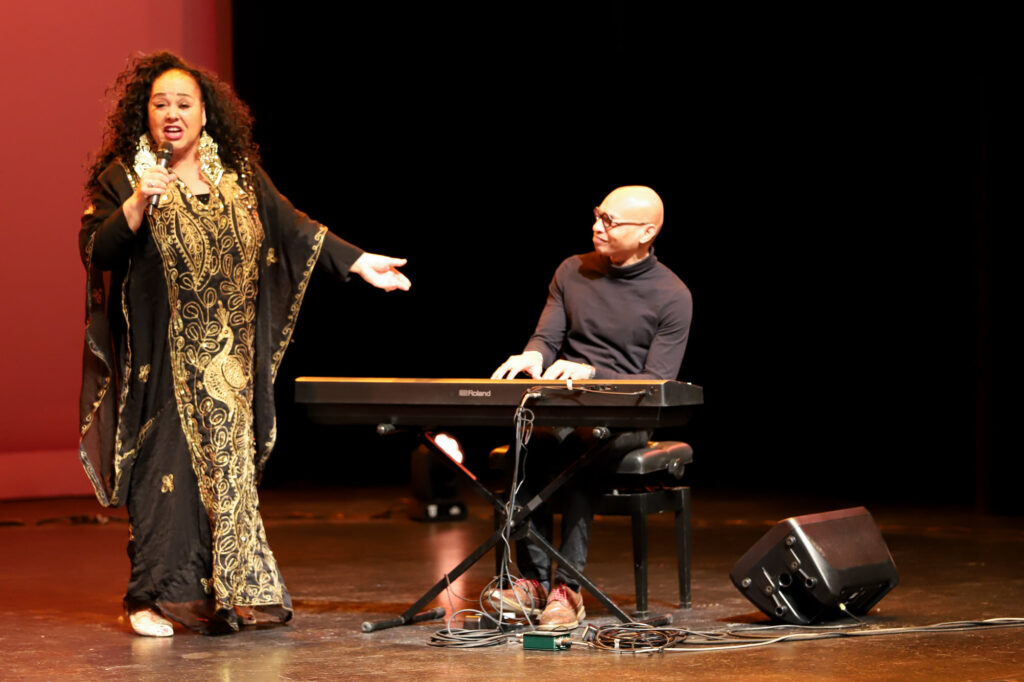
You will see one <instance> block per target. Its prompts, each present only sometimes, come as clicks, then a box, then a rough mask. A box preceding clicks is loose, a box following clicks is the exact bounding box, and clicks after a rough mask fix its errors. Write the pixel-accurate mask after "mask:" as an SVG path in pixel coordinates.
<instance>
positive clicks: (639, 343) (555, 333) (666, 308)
mask: <svg viewBox="0 0 1024 682" xmlns="http://www.w3.org/2000/svg"><path fill="white" fill-rule="evenodd" d="M663 220H664V207H663V205H662V202H661V198H660V197H659V196H658V195H657V193H656V192H655V191H654V190H652V189H650V188H649V187H641V186H628V187H619V188H618V189H615V190H613V191H612V192H611V193H610V194H609V195H608V196H607V197H605V199H604V201H602V202H601V205H600V206H598V207H597V208H595V209H594V224H593V227H592V231H593V235H592V241H593V244H594V251H592V252H590V253H586V254H582V255H577V256H572V257H570V258H568V259H566V260H565V261H563V262H562V264H561V265H560V266H559V267H558V269H557V270H556V271H555V276H554V278H553V279H552V280H551V285H550V288H549V290H548V299H547V304H546V305H545V306H544V310H543V312H542V313H541V316H540V320H539V321H538V323H537V328H536V330H535V331H534V333H533V336H531V337H530V340H529V342H528V343H527V344H526V348H525V350H524V351H523V352H522V353H521V354H519V355H513V356H511V357H509V358H508V359H507V360H506V361H505V362H504V363H502V365H501V366H500V367H498V369H496V370H495V371H494V374H492V375H491V378H492V379H512V378H515V377H516V376H517V375H519V374H520V373H523V374H527V375H529V376H530V377H532V378H535V379H557V380H565V379H574V380H577V379H610V380H613V379H675V378H676V376H677V374H678V373H679V366H680V364H681V363H682V361H683V353H684V351H685V350H686V341H687V337H688V335H689V330H690V318H691V315H692V311H693V302H692V299H691V297H690V291H689V289H687V288H686V285H685V284H683V282H682V280H680V279H679V278H678V277H677V276H676V275H675V274H673V273H672V271H671V270H669V269H668V268H667V267H665V266H664V265H663V264H661V263H660V262H659V261H658V259H657V258H656V257H655V255H654V251H653V248H652V243H653V241H654V238H655V237H656V236H657V235H658V232H659V231H660V230H661V226H662V222H663ZM590 437H591V436H590V433H589V430H584V429H576V430H574V429H571V428H551V429H543V430H542V429H537V430H535V432H534V436H533V439H532V440H531V443H530V448H529V450H530V451H531V452H530V456H528V457H527V460H528V461H527V463H526V466H525V471H524V473H523V485H522V487H521V488H520V489H519V492H518V494H517V498H516V499H517V502H520V503H522V502H525V501H526V500H528V499H529V498H530V497H532V495H533V493H535V492H537V491H539V490H540V488H542V487H543V486H544V485H546V484H547V482H548V481H549V480H550V478H551V477H552V476H553V475H555V474H557V473H558V472H559V471H561V470H562V469H564V468H565V466H566V464H567V463H568V462H569V461H571V459H572V458H574V457H576V456H577V455H579V454H580V453H581V452H582V451H583V450H584V449H585V447H586V441H587V439H588V438H590ZM649 438H650V432H649V431H636V432H630V433H628V434H619V435H618V436H617V441H618V446H619V447H620V448H621V453H620V454H625V452H627V451H629V450H631V449H633V448H635V447H640V446H642V445H644V444H645V443H646V442H647V440H648V439H649ZM588 473H589V474H590V476H589V477H588V476H587V475H586V474H588ZM595 482H596V481H595V478H594V473H593V472H584V475H581V476H577V477H576V478H575V479H574V480H572V481H570V482H569V483H567V484H566V485H565V486H564V487H563V488H562V490H561V491H560V495H561V498H562V501H563V505H564V506H563V508H562V535H561V537H562V545H561V547H560V551H561V553H562V554H563V556H565V558H566V559H567V560H568V561H569V562H571V563H572V564H573V566H574V567H575V568H576V569H577V570H579V571H583V568H584V565H585V564H586V559H587V548H588V545H589V539H590V527H591V522H592V520H593V515H594V513H593V502H594V500H593V498H592V495H593V492H594V489H595ZM530 523H531V524H532V525H533V526H534V528H535V529H536V531H537V532H538V533H540V534H541V535H542V536H543V537H545V538H547V539H548V540H550V539H551V536H552V522H551V514H550V511H548V510H539V511H538V513H535V514H534V515H532V516H531V520H530ZM516 563H517V565H518V568H519V571H520V575H521V576H522V577H521V578H520V579H519V580H517V581H516V582H515V583H514V584H513V585H512V587H510V588H509V589H503V590H495V591H494V593H493V595H492V597H493V598H494V599H497V600H500V601H501V602H502V603H503V604H504V605H505V606H506V607H508V608H511V609H513V610H516V611H521V610H529V611H531V612H532V613H531V616H538V615H539V617H540V626H539V627H540V628H541V629H547V630H553V629H571V628H575V627H576V626H578V625H579V623H580V621H581V620H582V619H583V618H584V617H585V616H586V613H585V611H584V608H583V598H582V596H581V595H580V585H579V583H578V582H577V581H576V580H574V579H573V578H572V577H571V576H570V575H569V574H568V573H567V572H565V571H564V570H563V569H562V567H558V569H557V570H556V571H555V575H554V583H553V587H552V582H551V560H550V558H549V557H548V556H547V554H545V553H544V551H543V550H542V549H541V548H540V547H538V546H536V545H535V544H534V543H531V542H530V541H529V540H521V541H519V542H518V543H517V545H516Z"/></svg>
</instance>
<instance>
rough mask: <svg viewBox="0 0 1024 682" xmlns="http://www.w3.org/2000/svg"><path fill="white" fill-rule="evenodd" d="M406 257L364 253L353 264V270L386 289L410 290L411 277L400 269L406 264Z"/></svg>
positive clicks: (369, 282)
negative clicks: (399, 269)
mask: <svg viewBox="0 0 1024 682" xmlns="http://www.w3.org/2000/svg"><path fill="white" fill-rule="evenodd" d="M405 263H406V260H405V259H404V258H391V257H390V256H382V255H380V254H377V253H364V254H363V255H361V256H359V258H357V259H356V262H355V263H353V264H352V268H351V271H352V272H354V273H356V274H357V275H359V276H360V277H362V278H363V279H365V280H366V281H367V283H368V284H372V285H373V286H375V287H377V288H378V289H383V290H384V291H394V290H395V289H401V290H402V291H408V290H409V287H411V286H412V283H411V282H410V281H409V278H408V277H406V276H405V275H403V274H402V273H400V272H399V271H398V268H400V267H402V266H403V265H405Z"/></svg>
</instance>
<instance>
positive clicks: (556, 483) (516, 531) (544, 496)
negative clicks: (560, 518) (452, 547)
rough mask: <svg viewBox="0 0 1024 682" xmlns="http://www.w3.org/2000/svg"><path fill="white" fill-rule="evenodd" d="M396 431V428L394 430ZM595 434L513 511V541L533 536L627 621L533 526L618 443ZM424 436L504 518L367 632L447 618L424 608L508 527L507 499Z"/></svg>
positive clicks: (384, 430)
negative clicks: (563, 490)
mask: <svg viewBox="0 0 1024 682" xmlns="http://www.w3.org/2000/svg"><path fill="white" fill-rule="evenodd" d="M377 430H378V432H379V433H387V432H389V429H387V428H384V427H383V426H382V427H378V429H377ZM390 430H393V429H390ZM594 431H595V434H603V435H605V439H604V440H597V441H596V442H595V443H594V444H593V445H592V446H591V447H590V448H589V449H588V450H586V451H585V452H584V453H583V454H582V455H581V456H580V457H577V458H576V459H575V460H574V461H573V462H572V464H570V465H569V466H568V467H566V468H565V470H564V471H562V473H560V474H559V475H558V476H556V477H555V478H554V479H553V480H552V481H551V482H550V483H548V485H546V486H545V487H544V489H543V490H541V491H540V492H539V493H537V494H536V495H534V496H533V497H532V498H530V499H529V500H528V501H527V502H526V504H524V505H523V506H522V507H517V508H516V509H515V511H514V513H513V516H512V520H511V531H510V537H509V540H510V541H511V540H514V539H520V538H523V537H526V538H529V539H530V540H532V541H533V542H535V543H537V545H538V546H539V547H541V548H542V549H543V550H544V552H545V553H547V555H548V556H550V557H551V558H552V560H554V561H555V562H557V563H558V565H559V566H560V567H562V568H563V569H564V570H565V571H567V572H568V573H569V574H570V575H571V576H572V577H574V578H575V579H576V580H578V581H579V583H580V585H581V586H582V587H584V588H586V589H587V591H588V592H590V593H591V594H592V595H594V597H595V598H596V599H597V600H598V601H599V602H601V604H602V605H603V606H604V607H605V608H606V609H608V611H609V612H611V613H612V614H613V615H614V616H615V617H616V618H618V619H619V620H620V621H622V622H623V623H628V622H631V621H632V620H633V619H632V618H630V617H629V615H627V614H626V612H625V611H623V610H622V609H621V608H619V607H618V606H617V605H616V604H615V602H613V601H612V600H611V599H609V598H608V595H606V594H605V593H604V592H602V591H601V590H600V589H598V587H597V586H596V585H594V583H593V582H591V581H590V580H589V579H588V578H587V576H585V575H584V574H583V573H582V572H581V571H578V570H576V569H575V568H574V567H573V566H572V565H571V564H570V563H569V562H568V561H566V559H565V557H563V556H562V555H561V553H560V552H558V550H556V549H555V548H554V547H552V546H551V543H550V542H548V541H547V540H545V539H544V538H543V537H541V536H540V535H538V534H537V532H536V531H535V530H534V529H533V528H532V527H531V526H530V525H529V523H528V520H529V517H530V515H531V514H533V513H534V512H535V511H536V510H537V509H538V508H540V507H541V506H542V505H543V504H544V503H546V502H547V501H548V500H549V499H551V496H552V495H554V494H555V492H556V491H558V489H559V488H561V487H562V486H563V485H565V484H566V483H567V482H568V481H569V480H571V479H572V478H573V477H575V476H576V475H577V474H578V473H579V472H580V471H582V470H583V469H585V468H586V467H588V466H590V465H591V464H593V463H594V462H596V461H599V460H600V459H601V458H602V457H603V456H604V455H605V453H606V452H608V450H609V449H610V448H612V447H613V446H614V444H615V438H614V437H611V438H609V437H608V436H609V435H610V432H609V431H608V429H606V428H604V427H597V428H595V429H594ZM420 437H421V438H422V440H423V443H424V444H425V445H426V446H427V447H429V448H430V449H431V450H433V451H434V452H436V453H437V455H438V457H440V458H441V461H442V462H444V463H445V465H446V466H448V467H450V468H453V469H454V470H455V471H456V472H458V474H459V475H460V476H461V477H463V478H464V479H465V480H466V482H467V483H468V484H469V485H470V487H472V488H473V489H474V490H475V491H476V493H477V494H478V495H480V496H481V497H482V498H483V499H485V500H487V502H489V503H490V504H491V505H492V506H493V507H494V509H495V510H496V511H497V512H498V516H499V518H500V519H501V521H502V522H501V523H499V524H497V525H498V526H499V527H498V528H497V529H496V530H495V531H494V532H493V533H492V534H491V535H490V537H488V538H487V539H486V540H484V541H483V542H482V543H481V544H480V545H479V546H478V547H477V548H476V549H475V550H473V551H472V552H471V553H470V554H469V555H468V556H466V558H465V559H463V560H462V561H461V562H459V564H458V565H457V566H456V567H455V568H453V569H452V570H451V571H449V572H448V573H446V574H445V575H444V577H442V578H441V579H440V580H439V581H437V583H435V584H434V586H433V587H431V588H430V589H429V590H427V591H426V592H424V593H423V596H422V597H420V598H419V599H418V600H417V601H416V603H414V604H413V605H412V606H410V607H409V608H407V609H406V610H405V611H404V612H403V613H402V614H401V615H400V616H398V617H396V618H388V619H384V620H378V621H367V622H364V623H363V624H362V631H363V632H376V631H377V630H384V629H386V628H391V627H395V626H398V625H410V624H412V623H419V622H423V621H427V620H435V619H438V618H443V617H444V609H443V608H441V607H438V608H434V609H429V610H426V611H424V610H423V609H424V608H425V607H426V606H427V605H428V604H429V603H430V602H432V601H433V600H434V599H435V598H436V597H437V596H438V595H439V594H441V593H442V592H443V591H444V590H445V589H446V588H447V587H449V586H450V585H451V584H452V583H453V582H455V581H456V580H458V579H459V577H461V576H462V574H463V573H465V572H466V571H467V570H469V568H470V567H471V566H473V564H475V563H476V562H477V561H479V560H480V559H481V558H483V556H484V555H486V554H487V552H489V551H490V550H491V549H492V548H494V547H495V546H496V545H497V544H498V543H499V542H501V541H502V540H501V538H502V533H503V532H504V530H505V529H504V526H505V523H504V521H505V502H504V501H503V500H501V499H500V498H498V497H497V496H496V495H494V493H492V492H491V491H490V490H488V489H487V488H486V487H485V486H484V485H483V484H482V483H480V481H479V480H478V479H477V477H476V476H475V475H474V474H473V473H472V472H471V471H470V470H469V469H467V468H466V467H465V466H463V465H462V464H460V463H458V462H456V461H454V460H453V459H452V458H451V457H449V456H448V455H447V454H445V453H444V452H443V451H442V450H441V449H440V448H439V447H438V446H437V444H436V443H435V442H434V435H433V433H431V432H430V431H428V430H426V429H424V430H422V431H421V432H420Z"/></svg>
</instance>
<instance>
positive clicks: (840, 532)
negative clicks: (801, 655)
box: [729, 507, 899, 625]
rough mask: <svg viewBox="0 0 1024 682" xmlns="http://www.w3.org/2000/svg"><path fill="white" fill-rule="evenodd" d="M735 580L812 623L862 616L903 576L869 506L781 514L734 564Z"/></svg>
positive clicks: (759, 602)
mask: <svg viewBox="0 0 1024 682" xmlns="http://www.w3.org/2000/svg"><path fill="white" fill-rule="evenodd" d="M729 577H730V578H731V579H732V582H733V584H734V585H735V586H736V588H737V589H738V590H739V591H740V592H742V593H743V594H744V595H745V596H746V597H747V599H749V600H750V601H751V602H753V603H754V605H755V606H757V608H759V609H761V610H762V611H764V612H765V613H766V614H768V615H769V616H771V617H772V618H775V619H777V620H781V621H784V622H786V623H793V624H796V625H807V624H810V623H815V622H818V621H822V620H832V619H834V618H839V617H843V609H844V608H845V610H846V611H848V612H850V613H852V614H854V615H856V616H861V615H864V614H866V613H867V612H868V611H870V610H871V607H872V606H874V605H875V604H877V603H878V601H879V600H880V599H881V598H882V597H884V596H885V595H886V593H888V592H889V590H891V589H892V588H894V587H896V584H897V583H898V582H899V576H898V575H897V573H896V564H895V563H894V562H893V560H892V555H891V554H889V548H888V547H887V546H886V544H885V540H883V539H882V534H881V532H879V530H878V526H876V525H875V522H874V519H872V518H871V514H870V513H869V512H868V510H867V509H865V508H864V507H853V508H851V509H839V510H837V511H831V512H824V513H821V514H807V515H806V516H794V517H792V518H789V519H784V520H782V521H779V523H777V524H776V525H775V527H773V528H772V529H771V530H769V531H768V532H767V533H765V535H764V537H762V538H761V539H760V540H758V541H757V542H756V543H754V546H753V547H751V548H750V549H749V550H748V551H747V553H746V554H744V555H743V557H742V558H741V559H740V560H739V561H737V562H736V565H735V566H733V569H732V572H731V573H730V574H729Z"/></svg>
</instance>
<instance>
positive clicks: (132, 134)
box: [85, 52, 259, 195]
mask: <svg viewBox="0 0 1024 682" xmlns="http://www.w3.org/2000/svg"><path fill="white" fill-rule="evenodd" d="M172 69H178V70H181V71H184V72H185V73H188V74H189V75H191V76H192V77H193V78H194V79H195V80H196V82H197V83H198V84H199V90H200V92H201V93H202V97H203V104H204V105H205V107H206V131H207V132H208V133H209V134H210V136H211V137H213V139H214V140H215V141H216V142H217V146H218V152H219V154H220V159H221V162H222V163H223V164H224V166H225V167H226V168H228V169H230V170H233V171H236V172H238V173H246V174H248V173H249V172H251V170H250V169H251V167H252V166H253V165H254V164H257V163H259V150H258V148H257V146H256V143H255V142H253V139H252V126H253V119H252V114H251V113H250V112H249V107H248V106H247V105H246V104H245V102H243V101H242V100H240V99H238V95H236V94H235V91H234V90H233V89H232V88H231V86H230V85H228V84H227V83H225V82H223V81H221V80H220V79H218V78H217V77H216V76H214V75H213V74H211V73H209V72H208V71H205V70H203V69H201V68H199V67H196V66H192V65H191V64H189V63H188V62H186V61H185V60H184V59H182V58H181V57H179V56H178V55H176V54H173V53H171V52H154V53H153V54H147V55H141V56H138V57H135V58H134V59H132V60H131V61H129V63H128V66H127V68H125V70H124V71H122V72H121V73H120V74H119V75H118V76H117V80H115V81H114V84H113V85H112V86H110V88H109V90H108V93H114V94H115V96H116V97H117V104H116V105H115V107H114V109H113V111H111V112H110V115H109V116H108V117H107V127H106V130H104V132H103V144H102V146H101V147H100V151H99V154H97V156H96V161H95V162H94V163H93V164H92V167H91V168H90V170H89V179H88V180H87V181H86V184H85V192H86V195H88V194H91V193H92V192H93V191H95V190H97V189H98V188H99V177H100V174H101V173H102V172H103V169H105V168H106V167H107V166H109V165H110V164H111V163H113V162H114V161H116V160H117V159H121V160H122V161H124V162H125V163H126V164H129V165H130V164H131V163H132V161H133V160H134V159H135V152H136V151H137V147H138V143H139V138H140V137H141V136H142V135H143V133H146V132H148V131H149V109H148V106H149V96H150V91H151V90H152V88H153V81H155V80H156V79H157V78H158V77H159V76H160V75H161V74H163V73H164V72H166V71H170V70H172Z"/></svg>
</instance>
